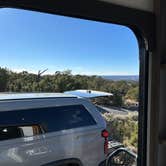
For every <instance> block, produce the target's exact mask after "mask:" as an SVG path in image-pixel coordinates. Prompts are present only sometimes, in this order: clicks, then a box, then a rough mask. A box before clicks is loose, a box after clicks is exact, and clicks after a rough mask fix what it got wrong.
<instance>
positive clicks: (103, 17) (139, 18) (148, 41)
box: [0, 0, 155, 166]
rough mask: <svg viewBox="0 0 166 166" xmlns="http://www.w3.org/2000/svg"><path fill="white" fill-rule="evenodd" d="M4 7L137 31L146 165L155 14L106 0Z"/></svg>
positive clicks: (39, 0) (27, 1)
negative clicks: (105, 0) (150, 55)
mask: <svg viewBox="0 0 166 166" xmlns="http://www.w3.org/2000/svg"><path fill="white" fill-rule="evenodd" d="M0 6H1V7H10V8H19V9H26V10H34V11H39V12H46V13H52V14H58V15H64V16H71V17H77V18H83V19H89V20H94V21H102V22H107V23H114V24H120V25H124V26H127V27H129V28H130V29H131V30H132V31H133V32H134V33H135V35H136V37H137V39H138V43H139V51H140V52H139V56H140V95H139V101H140V103H139V140H138V141H139V147H138V166H146V164H147V163H146V159H147V157H146V152H147V117H148V116H147V108H148V107H147V106H148V83H149V82H148V76H149V73H148V71H149V69H148V66H149V65H148V63H149V53H150V52H151V51H154V48H155V43H154V41H155V16H154V14H153V13H151V12H146V11H141V10H137V9H131V8H128V7H122V6H119V5H115V4H111V3H107V2H103V1H84V0H70V1H69V0H61V1H55V0H47V1H44V0H36V1H34V0H22V1H21V2H20V1H17V0H6V1H5V2H4V1H3V0H0Z"/></svg>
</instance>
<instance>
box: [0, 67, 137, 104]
mask: <svg viewBox="0 0 166 166" xmlns="http://www.w3.org/2000/svg"><path fill="white" fill-rule="evenodd" d="M76 89H91V90H98V91H104V92H109V93H113V99H112V100H113V105H115V106H122V105H123V104H124V100H125V99H131V100H134V101H138V82H134V81H113V80H106V79H104V78H102V77H100V76H95V75H94V76H87V75H79V74H77V75H73V74H72V72H71V70H66V71H56V72H55V73H54V74H48V75H38V74H34V73H29V72H27V71H22V72H20V73H16V72H13V71H11V70H9V69H6V68H0V92H64V91H69V90H76Z"/></svg>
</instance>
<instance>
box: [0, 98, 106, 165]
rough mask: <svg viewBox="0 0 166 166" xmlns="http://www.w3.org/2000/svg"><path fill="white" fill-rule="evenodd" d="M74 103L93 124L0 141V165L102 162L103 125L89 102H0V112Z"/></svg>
mask: <svg viewBox="0 0 166 166" xmlns="http://www.w3.org/2000/svg"><path fill="white" fill-rule="evenodd" d="M76 104H82V105H84V107H85V108H86V109H87V110H88V112H89V113H90V114H91V115H92V116H93V118H94V119H95V121H96V122H97V124H96V125H93V126H87V127H81V128H75V129H68V130H61V131H58V132H51V133H45V134H42V135H39V136H32V137H25V138H17V139H11V140H5V141H0V165H2V166H19V165H21V166H31V165H34V166H41V165H44V164H47V163H50V162H53V161H57V160H63V159H70V158H76V159H79V160H80V161H81V162H82V164H83V166H97V165H98V164H99V163H100V162H101V161H103V160H104V159H105V154H104V138H102V137H101V131H102V130H103V129H105V127H106V124H105V121H104V120H103V118H102V117H101V115H100V113H98V111H97V110H96V107H95V106H94V105H92V104H91V103H90V102H88V101H86V100H84V99H81V98H56V99H24V100H14V101H13V100H6V101H0V111H13V110H21V109H30V108H42V107H53V106H65V105H76ZM9 115H10V112H9Z"/></svg>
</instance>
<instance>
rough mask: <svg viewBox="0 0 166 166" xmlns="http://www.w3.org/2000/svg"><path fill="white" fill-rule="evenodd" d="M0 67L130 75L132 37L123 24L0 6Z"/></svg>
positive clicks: (134, 59) (133, 69)
mask: <svg viewBox="0 0 166 166" xmlns="http://www.w3.org/2000/svg"><path fill="white" fill-rule="evenodd" d="M0 21H1V26H0V59H1V60H0V66H1V67H7V68H9V69H11V70H14V71H17V72H19V71H22V70H28V71H29V72H34V73H36V72H37V71H38V70H42V69H45V68H48V72H47V73H51V74H52V73H54V72H55V71H63V70H67V69H70V70H72V73H73V74H87V75H93V74H94V75H136V74H138V73H139V58H138V55H139V52H138V51H139V50H138V44H137V40H136V37H135V36H134V34H133V33H132V31H131V30H130V29H128V28H126V27H124V26H119V25H114V24H107V23H101V22H95V21H88V20H81V19H75V18H70V17H63V16H56V15H50V14H44V13H38V12H31V11H24V10H16V9H1V11H0Z"/></svg>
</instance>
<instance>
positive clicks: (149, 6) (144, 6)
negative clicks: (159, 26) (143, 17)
mask: <svg viewBox="0 0 166 166" xmlns="http://www.w3.org/2000/svg"><path fill="white" fill-rule="evenodd" d="M101 1H105V2H110V3H113V4H117V5H122V6H126V7H130V8H135V9H141V10H145V11H150V12H153V11H154V10H153V9H154V7H153V0H101Z"/></svg>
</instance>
